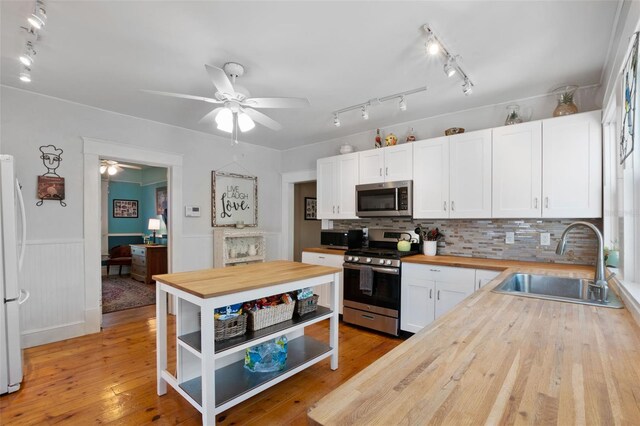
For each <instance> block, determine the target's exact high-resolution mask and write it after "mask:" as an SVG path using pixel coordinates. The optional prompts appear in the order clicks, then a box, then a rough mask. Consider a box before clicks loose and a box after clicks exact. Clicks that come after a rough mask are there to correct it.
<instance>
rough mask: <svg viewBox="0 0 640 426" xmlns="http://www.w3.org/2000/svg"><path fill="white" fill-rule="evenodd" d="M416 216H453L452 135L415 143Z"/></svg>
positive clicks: (414, 187) (414, 197) (414, 189)
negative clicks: (451, 181) (450, 193)
mask: <svg viewBox="0 0 640 426" xmlns="http://www.w3.org/2000/svg"><path fill="white" fill-rule="evenodd" d="M413 217H414V218H421V219H429V218H434V219H442V218H448V217H449V138H448V137H446V136H443V137H440V138H435V139H429V140H424V141H419V142H414V144H413Z"/></svg>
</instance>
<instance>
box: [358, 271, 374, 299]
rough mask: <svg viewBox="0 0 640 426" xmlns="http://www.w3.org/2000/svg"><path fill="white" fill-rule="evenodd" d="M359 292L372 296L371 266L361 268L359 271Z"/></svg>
mask: <svg viewBox="0 0 640 426" xmlns="http://www.w3.org/2000/svg"><path fill="white" fill-rule="evenodd" d="M360 291H361V292H362V293H364V294H366V295H367V296H371V295H372V294H373V269H371V266H363V267H362V268H361V269H360Z"/></svg>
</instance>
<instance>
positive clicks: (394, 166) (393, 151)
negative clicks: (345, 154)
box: [358, 143, 413, 184]
mask: <svg viewBox="0 0 640 426" xmlns="http://www.w3.org/2000/svg"><path fill="white" fill-rule="evenodd" d="M358 154H359V160H360V165H359V168H360V172H359V183H361V184H364V183H379V182H392V181H397V180H411V179H412V178H413V160H412V156H413V145H412V144H410V143H407V144H402V145H395V146H388V147H385V148H379V149H371V150H368V151H362V152H360V153H358Z"/></svg>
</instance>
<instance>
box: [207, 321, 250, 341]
mask: <svg viewBox="0 0 640 426" xmlns="http://www.w3.org/2000/svg"><path fill="white" fill-rule="evenodd" d="M246 331H247V314H242V315H239V316H237V317H235V318H229V319H225V320H219V319H217V320H215V324H214V335H215V337H214V340H215V341H216V342H219V341H221V340H227V339H231V338H232V337H236V336H241V335H243V334H244V333H246Z"/></svg>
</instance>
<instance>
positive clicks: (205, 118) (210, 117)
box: [198, 107, 223, 123]
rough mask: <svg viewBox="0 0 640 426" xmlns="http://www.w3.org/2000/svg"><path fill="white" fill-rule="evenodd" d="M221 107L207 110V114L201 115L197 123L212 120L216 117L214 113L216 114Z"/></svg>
mask: <svg viewBox="0 0 640 426" xmlns="http://www.w3.org/2000/svg"><path fill="white" fill-rule="evenodd" d="M221 109H223V107H218V108H214V109H212V110H211V111H209V112H208V113H207V115H205V116H204V117H202V118H201V119H200V121H198V123H206V122H208V121H213V120H214V119H215V118H216V115H217V114H218V112H219V111H220V110H221Z"/></svg>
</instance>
